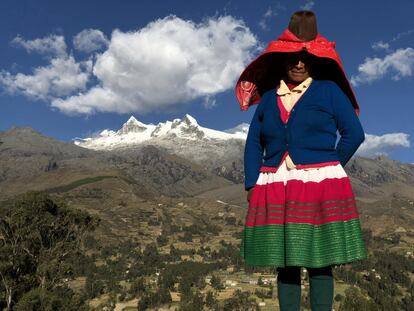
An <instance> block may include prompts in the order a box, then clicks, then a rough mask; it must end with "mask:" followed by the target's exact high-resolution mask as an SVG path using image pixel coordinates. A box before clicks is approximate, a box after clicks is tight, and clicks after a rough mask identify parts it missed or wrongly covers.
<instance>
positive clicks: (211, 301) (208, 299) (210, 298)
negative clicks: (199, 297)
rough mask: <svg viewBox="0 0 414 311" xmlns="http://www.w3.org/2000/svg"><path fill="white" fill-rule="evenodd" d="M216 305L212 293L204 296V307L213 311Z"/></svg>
mask: <svg viewBox="0 0 414 311" xmlns="http://www.w3.org/2000/svg"><path fill="white" fill-rule="evenodd" d="M217 305H218V301H217V298H216V297H214V293H213V292H212V291H210V290H209V291H208V292H207V295H206V306H207V307H209V308H210V309H215V308H216V307H217Z"/></svg>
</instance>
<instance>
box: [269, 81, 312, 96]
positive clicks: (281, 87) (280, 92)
mask: <svg viewBox="0 0 414 311" xmlns="http://www.w3.org/2000/svg"><path fill="white" fill-rule="evenodd" d="M311 83H312V78H311V77H309V78H307V79H306V80H305V81H303V82H302V83H301V84H299V85H298V86H295V87H294V88H293V89H291V90H290V89H289V87H288V86H287V85H286V83H285V81H283V80H280V84H279V88H278V89H277V95H279V96H283V95H286V94H290V93H293V92H298V93H302V92H303V91H304V90H305V89H307V88H308V87H309V85H310V84H311Z"/></svg>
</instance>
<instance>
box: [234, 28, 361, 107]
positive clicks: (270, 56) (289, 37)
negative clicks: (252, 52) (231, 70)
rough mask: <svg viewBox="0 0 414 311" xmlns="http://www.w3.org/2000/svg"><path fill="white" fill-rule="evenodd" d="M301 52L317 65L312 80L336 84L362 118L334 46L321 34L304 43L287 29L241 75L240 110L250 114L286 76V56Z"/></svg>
mask: <svg viewBox="0 0 414 311" xmlns="http://www.w3.org/2000/svg"><path fill="white" fill-rule="evenodd" d="M302 51H306V52H308V53H309V54H310V56H312V58H313V62H314V63H315V64H314V65H313V67H312V77H313V78H315V79H324V80H332V81H334V82H335V83H337V84H338V86H339V87H340V88H341V89H342V91H343V92H344V93H345V94H346V95H347V96H348V98H349V99H350V101H351V103H352V105H353V107H354V109H355V112H356V113H357V114H359V105H358V102H357V100H356V98H355V94H354V92H353V90H352V87H351V85H350V83H349V81H348V79H347V77H346V74H345V71H344V68H343V66H342V62H341V60H340V58H339V55H338V53H337V52H336V50H335V42H331V41H328V40H327V39H326V38H324V37H322V36H321V35H319V34H318V35H317V36H316V38H315V39H314V40H311V41H302V40H301V39H299V38H298V37H296V36H295V35H294V34H293V33H292V32H291V31H290V30H289V29H286V30H285V31H284V32H283V33H282V35H281V36H280V37H279V38H278V39H277V40H276V41H271V42H270V43H269V45H268V46H267V48H266V50H265V51H264V52H262V53H261V54H260V55H259V56H258V57H257V58H256V59H255V60H253V61H252V62H251V63H250V64H249V65H248V66H247V67H246V69H245V70H244V71H243V73H242V74H241V76H240V78H239V80H238V81H237V84H236V89H235V91H236V97H237V99H238V101H239V103H240V110H247V109H248V108H249V107H250V106H251V105H254V104H257V103H259V101H260V96H261V95H262V94H263V93H265V92H266V91H268V90H270V89H272V88H275V87H276V86H277V85H278V84H279V82H280V79H281V78H282V77H283V76H284V74H285V66H284V64H285V58H286V55H287V54H286V53H295V52H302Z"/></svg>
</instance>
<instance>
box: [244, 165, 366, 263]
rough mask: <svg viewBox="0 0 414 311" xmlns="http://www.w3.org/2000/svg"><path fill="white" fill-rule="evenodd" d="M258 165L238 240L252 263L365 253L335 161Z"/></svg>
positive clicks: (337, 259)
mask: <svg viewBox="0 0 414 311" xmlns="http://www.w3.org/2000/svg"><path fill="white" fill-rule="evenodd" d="M282 164H283V165H281V166H280V167H279V168H275V167H267V166H262V167H261V169H260V174H259V177H258V179H257V182H256V185H255V186H254V188H253V190H252V191H253V193H252V195H251V197H250V202H249V207H248V211H247V213H246V218H245V225H244V228H243V235H242V238H241V244H240V255H241V256H242V257H243V258H244V260H245V262H246V264H248V265H252V266H269V267H285V266H301V267H312V268H318V267H323V266H328V265H331V266H336V265H340V264H345V263H349V262H352V261H355V260H361V259H366V258H367V251H366V247H365V243H364V240H363V237H362V230H361V224H360V220H359V213H358V208H357V206H356V202H355V197H354V194H353V190H352V187H351V183H350V180H349V177H348V176H347V174H346V172H345V170H344V169H343V167H342V165H341V164H337V165H328V166H324V167H320V168H318V169H313V170H305V169H293V170H288V169H287V167H286V165H285V163H282Z"/></svg>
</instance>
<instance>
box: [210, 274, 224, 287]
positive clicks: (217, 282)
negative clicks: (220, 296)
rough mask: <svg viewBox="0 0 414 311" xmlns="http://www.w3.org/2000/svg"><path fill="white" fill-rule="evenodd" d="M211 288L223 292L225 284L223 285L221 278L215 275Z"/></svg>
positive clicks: (212, 278)
mask: <svg viewBox="0 0 414 311" xmlns="http://www.w3.org/2000/svg"><path fill="white" fill-rule="evenodd" d="M210 282H211V286H212V287H213V288H214V289H216V290H221V289H223V288H224V286H223V284H222V283H221V280H220V278H219V277H218V276H217V275H213V276H212V277H211V281H210Z"/></svg>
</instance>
